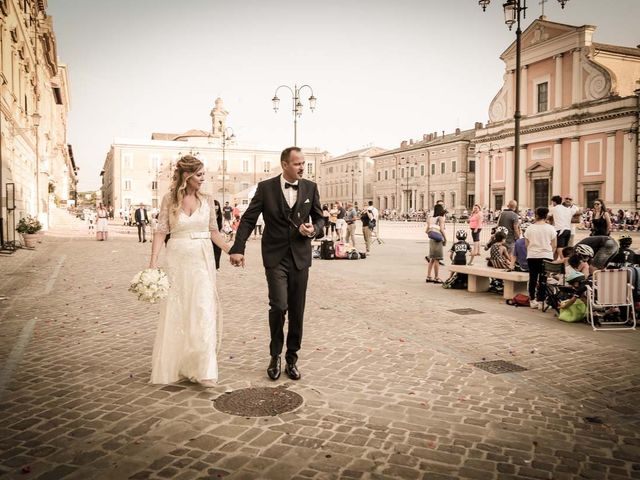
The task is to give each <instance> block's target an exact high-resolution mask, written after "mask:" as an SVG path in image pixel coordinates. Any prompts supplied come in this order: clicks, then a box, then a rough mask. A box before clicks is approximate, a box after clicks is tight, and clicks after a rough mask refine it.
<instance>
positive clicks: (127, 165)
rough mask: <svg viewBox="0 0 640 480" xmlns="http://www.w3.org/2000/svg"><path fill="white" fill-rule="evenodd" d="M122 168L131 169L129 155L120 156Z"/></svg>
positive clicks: (131, 164)
mask: <svg viewBox="0 0 640 480" xmlns="http://www.w3.org/2000/svg"><path fill="white" fill-rule="evenodd" d="M122 167H123V168H133V155H132V154H130V153H123V154H122Z"/></svg>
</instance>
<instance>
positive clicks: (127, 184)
mask: <svg viewBox="0 0 640 480" xmlns="http://www.w3.org/2000/svg"><path fill="white" fill-rule="evenodd" d="M122 189H123V190H125V191H127V192H128V191H131V180H125V181H124V184H123V186H122Z"/></svg>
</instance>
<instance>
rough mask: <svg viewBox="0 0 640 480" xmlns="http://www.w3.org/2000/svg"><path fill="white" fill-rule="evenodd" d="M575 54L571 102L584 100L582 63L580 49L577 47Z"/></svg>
mask: <svg viewBox="0 0 640 480" xmlns="http://www.w3.org/2000/svg"><path fill="white" fill-rule="evenodd" d="M572 54H573V70H572V78H571V103H580V102H581V101H582V65H580V49H579V48H576V49H574V50H573V52H572Z"/></svg>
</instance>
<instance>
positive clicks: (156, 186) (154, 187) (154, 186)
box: [151, 180, 158, 190]
mask: <svg viewBox="0 0 640 480" xmlns="http://www.w3.org/2000/svg"><path fill="white" fill-rule="evenodd" d="M151 190H158V182H156V181H155V180H154V181H152V182H151Z"/></svg>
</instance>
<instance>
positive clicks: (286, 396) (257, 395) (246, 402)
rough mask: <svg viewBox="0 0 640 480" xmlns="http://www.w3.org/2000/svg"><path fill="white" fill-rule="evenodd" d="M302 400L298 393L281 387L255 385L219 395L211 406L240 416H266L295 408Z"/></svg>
mask: <svg viewBox="0 0 640 480" xmlns="http://www.w3.org/2000/svg"><path fill="white" fill-rule="evenodd" d="M302 401H303V399H302V397H301V396H300V395H298V394H297V393H294V392H291V391H289V390H287V389H286V388H283V387H276V388H270V387H255V388H243V389H242V390H235V391H233V392H231V393H225V394H223V395H220V396H219V397H218V398H216V399H215V400H214V401H213V406H214V407H215V408H216V410H219V411H221V412H224V413H229V414H231V415H238V416H240V417H267V416H274V415H279V414H281V413H285V412H290V411H291V410H295V409H296V408H298V407H299V406H300V405H302Z"/></svg>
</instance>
